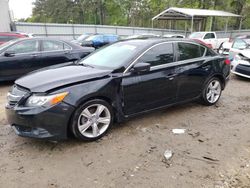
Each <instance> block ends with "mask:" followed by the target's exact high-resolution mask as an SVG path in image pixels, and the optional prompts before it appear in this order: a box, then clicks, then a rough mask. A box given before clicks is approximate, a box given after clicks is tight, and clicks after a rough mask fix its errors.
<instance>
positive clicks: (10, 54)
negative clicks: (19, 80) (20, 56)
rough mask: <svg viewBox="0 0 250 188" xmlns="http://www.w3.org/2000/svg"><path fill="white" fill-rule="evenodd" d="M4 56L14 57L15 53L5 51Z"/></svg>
mask: <svg viewBox="0 0 250 188" xmlns="http://www.w3.org/2000/svg"><path fill="white" fill-rule="evenodd" d="M4 56H5V57H14V56H15V52H14V51H6V52H4Z"/></svg>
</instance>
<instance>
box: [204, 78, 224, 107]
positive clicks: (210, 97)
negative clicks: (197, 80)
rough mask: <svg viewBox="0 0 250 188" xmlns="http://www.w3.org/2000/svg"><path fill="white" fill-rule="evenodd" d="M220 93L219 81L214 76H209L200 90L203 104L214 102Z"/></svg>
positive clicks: (217, 99)
mask: <svg viewBox="0 0 250 188" xmlns="http://www.w3.org/2000/svg"><path fill="white" fill-rule="evenodd" d="M221 93H222V84H221V81H220V80H219V79H218V78H216V77H213V78H211V79H210V80H209V81H208V82H207V84H206V85H205V87H204V88H203V91H202V101H203V104H204V105H207V106H211V105H214V104H216V103H217V102H218V101H219V99H220V96H221Z"/></svg>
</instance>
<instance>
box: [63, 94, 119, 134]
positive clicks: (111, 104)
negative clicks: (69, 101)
mask: <svg viewBox="0 0 250 188" xmlns="http://www.w3.org/2000/svg"><path fill="white" fill-rule="evenodd" d="M92 100H103V101H105V102H107V103H108V104H109V105H110V106H111V107H112V108H113V113H114V121H116V120H117V105H116V104H115V102H114V101H113V100H112V99H111V98H109V97H107V96H92V97H88V98H85V99H81V100H80V101H79V102H78V103H77V106H76V108H75V110H74V111H73V113H72V114H71V116H70V120H69V122H68V126H67V136H68V137H72V136H73V134H72V132H71V129H70V126H71V122H72V118H73V117H74V114H75V112H76V110H77V108H78V107H79V106H81V105H83V104H84V103H86V102H88V101H92Z"/></svg>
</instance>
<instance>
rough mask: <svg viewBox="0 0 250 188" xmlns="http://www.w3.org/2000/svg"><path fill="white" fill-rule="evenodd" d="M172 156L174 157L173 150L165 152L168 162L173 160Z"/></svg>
mask: <svg viewBox="0 0 250 188" xmlns="http://www.w3.org/2000/svg"><path fill="white" fill-rule="evenodd" d="M172 156H173V153H172V151H171V150H166V151H165V152H164V157H165V159H166V160H170V159H171V158H172Z"/></svg>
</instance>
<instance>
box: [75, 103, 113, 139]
mask: <svg viewBox="0 0 250 188" xmlns="http://www.w3.org/2000/svg"><path fill="white" fill-rule="evenodd" d="M113 119H114V118H113V110H112V107H111V106H110V105H109V104H108V103H107V102H106V101H104V100H91V101H88V102H86V103H85V104H83V105H81V106H80V107H79V108H78V109H77V110H76V112H75V114H74V116H73V118H72V123H71V130H72V132H73V134H74V135H75V137H76V138H78V139H80V140H85V141H95V140H98V139H99V138H101V137H103V136H104V135H105V134H106V133H107V132H108V130H109V128H110V127H111V125H112V124H113Z"/></svg>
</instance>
